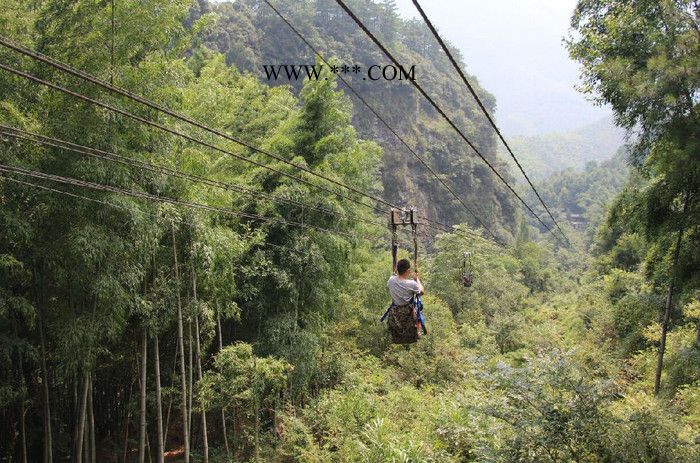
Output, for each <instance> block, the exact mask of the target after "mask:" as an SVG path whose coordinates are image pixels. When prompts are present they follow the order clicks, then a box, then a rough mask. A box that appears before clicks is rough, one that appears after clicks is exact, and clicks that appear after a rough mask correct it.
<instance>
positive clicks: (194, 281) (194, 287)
mask: <svg viewBox="0 0 700 463" xmlns="http://www.w3.org/2000/svg"><path fill="white" fill-rule="evenodd" d="M192 295H193V297H194V302H195V307H196V306H197V273H196V272H194V271H193V272H192ZM194 335H195V349H196V352H195V356H196V358H197V380H198V381H201V380H202V350H201V345H200V342H199V308H197V312H196V313H195V315H194ZM201 413H202V451H203V453H204V455H203V457H204V460H203V461H204V463H209V441H208V440H207V413H206V411H205V410H204V407H201Z"/></svg>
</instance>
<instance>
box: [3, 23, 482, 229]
mask: <svg viewBox="0 0 700 463" xmlns="http://www.w3.org/2000/svg"><path fill="white" fill-rule="evenodd" d="M4 40H5V39H3V38H2V36H0V45H4V43H3V42H4ZM0 69H2V70H4V71H7V72H10V73H12V74H14V75H16V76H19V77H23V78H25V79H28V80H31V81H33V82H35V83H37V84H40V85H43V86H46V87H49V88H51V89H53V90H57V91H60V92H62V93H65V94H67V95H70V96H72V97H74V98H77V99H79V100H82V101H85V102H87V103H90V104H93V105H95V106H98V107H101V108H104V109H107V110H109V111H112V112H114V113H117V114H120V115H123V116H125V117H128V118H130V119H133V120H135V121H138V122H140V123H142V124H145V125H148V126H150V127H154V128H157V129H160V130H162V131H164V132H167V133H170V134H173V135H176V136H179V137H181V138H183V139H185V140H188V141H191V142H193V143H197V144H199V145H202V146H205V147H207V148H210V149H212V150H215V151H218V152H221V153H223V154H227V155H229V156H232V157H234V158H236V159H239V160H241V161H244V162H248V163H250V164H253V165H255V166H257V167H261V168H263V169H267V170H270V171H272V172H275V173H277V174H279V175H282V176H285V177H288V178H290V179H293V180H295V181H298V182H300V183H303V184H305V185H308V186H311V187H314V188H317V189H320V190H323V191H325V192H327V193H330V194H332V195H334V196H337V197H338V198H342V199H345V200H347V201H350V202H352V203H354V204H358V205H361V206H364V207H366V208H369V209H372V210H374V211H375V212H378V213H381V214H382V215H383V214H385V213H386V210H384V209H380V208H378V207H375V206H372V205H370V204H367V203H364V202H360V201H357V200H355V199H353V198H351V197H349V196H347V195H344V194H342V193H339V192H336V191H333V190H331V189H329V188H327V187H324V186H322V185H316V184H314V183H311V182H309V181H308V180H304V179H302V178H300V177H297V176H294V175H292V174H289V173H286V172H284V171H281V170H279V169H275V168H273V167H270V166H267V165H265V164H262V163H260V162H257V161H254V160H252V159H249V158H246V157H244V156H241V155H239V154H236V153H233V152H231V151H228V150H225V149H223V148H221V147H218V146H216V145H212V144H211V143H208V142H205V141H202V140H199V139H197V138H194V137H191V136H189V135H187V134H185V133H183V132H180V131H178V130H175V129H171V128H169V127H166V126H164V125H162V124H160V123H157V122H153V121H151V120H148V119H145V118H143V117H141V116H138V115H135V114H133V113H130V112H128V111H125V110H122V109H119V108H116V107H114V106H111V105H109V104H107V103H103V102H101V101H99V100H95V99H93V98H90V97H88V96H85V95H82V94H80V93H77V92H74V91H72V90H69V89H67V88H64V87H61V86H60V85H57V84H54V83H52V82H49V81H46V80H43V79H41V78H39V77H36V76H34V75H32V74H29V73H27V72H24V71H21V70H18V69H15V68H12V67H10V66H7V65H5V64H3V63H0ZM250 146H251V149H253V150H254V151H257V150H258V148H255V147H254V146H252V145H250ZM285 161H286V160H285ZM287 162H288V161H287ZM292 165H295V164H293V163H292ZM307 171H308V170H307ZM308 172H310V173H312V174H314V175H317V176H318V175H320V174H316V173H315V172H313V171H308ZM322 178H323V176H322ZM337 183H338V184H339V185H343V184H342V183H340V182H337ZM350 188H353V187H350ZM357 191H360V190H357ZM361 194H362V195H363V196H365V197H368V198H371V199H373V200H376V201H377V202H381V203H383V204H385V205H387V206H390V207H394V208H400V207H399V206H396V205H394V204H391V203H389V202H388V201H386V200H384V199H382V198H376V197H374V196H372V195H369V194H367V193H364V192H361ZM421 218H422V219H423V220H425V221H426V223H425V225H426V226H427V227H430V228H434V229H438V230H441V231H445V232H454V230H453V229H452V228H451V227H450V226H448V225H445V224H443V223H441V222H438V221H435V220H432V219H429V218H427V217H421ZM463 233H464V232H463ZM471 234H472V235H476V234H475V233H473V232H472V233H471ZM476 236H478V235H476Z"/></svg>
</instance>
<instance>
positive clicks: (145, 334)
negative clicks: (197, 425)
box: [139, 328, 148, 463]
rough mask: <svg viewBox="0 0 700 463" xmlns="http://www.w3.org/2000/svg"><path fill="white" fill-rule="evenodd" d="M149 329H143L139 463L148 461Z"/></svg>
mask: <svg viewBox="0 0 700 463" xmlns="http://www.w3.org/2000/svg"><path fill="white" fill-rule="evenodd" d="M147 343H148V331H147V330H146V328H144V329H143V339H142V342H141V381H140V383H141V384H140V386H141V411H140V414H139V416H140V420H139V463H145V461H146V364H147V362H148V358H147V353H148V352H147V351H148V346H147Z"/></svg>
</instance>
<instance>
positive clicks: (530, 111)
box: [396, 0, 610, 135]
mask: <svg viewBox="0 0 700 463" xmlns="http://www.w3.org/2000/svg"><path fill="white" fill-rule="evenodd" d="M396 3H397V6H398V8H399V12H400V13H401V14H402V15H403V16H404V17H407V18H410V17H416V16H418V13H417V12H416V9H415V7H414V6H413V3H412V2H411V0H396ZM420 4H421V6H422V7H423V9H424V10H425V12H426V14H427V15H428V17H429V18H430V20H431V21H432V22H433V24H434V25H435V26H436V27H437V28H438V31H439V32H440V34H441V35H442V36H443V37H444V38H446V39H447V40H449V41H450V42H452V43H453V44H454V45H456V46H457V47H458V48H459V49H460V50H461V51H462V53H463V55H464V59H465V62H466V65H467V71H468V72H470V73H472V74H474V75H476V76H477V77H478V78H479V81H480V82H481V84H482V86H483V87H484V88H485V89H486V90H488V91H489V92H491V93H493V94H494V95H495V96H496V102H497V105H498V109H497V111H496V117H497V119H498V123H499V125H500V126H501V127H502V128H503V130H504V132H506V133H508V134H510V135H519V134H524V133H527V134H533V133H545V132H552V131H563V130H568V129H572V128H576V127H579V126H581V125H584V124H587V123H590V122H594V121H596V120H598V119H601V118H603V117H605V116H607V115H609V114H610V111H609V110H607V109H606V108H598V107H595V106H594V105H593V104H592V103H590V102H588V101H587V100H586V98H585V97H584V96H583V95H581V94H580V93H578V92H577V91H576V90H575V89H574V85H576V84H577V83H578V66H577V64H576V63H574V62H573V61H571V60H570V59H569V57H568V55H567V51H566V48H565V47H564V44H563V43H562V39H563V38H564V37H565V36H566V35H567V31H568V27H569V19H570V16H571V13H572V12H573V9H574V7H575V5H576V0H490V1H484V0H422V1H421V2H420ZM417 71H419V70H417Z"/></svg>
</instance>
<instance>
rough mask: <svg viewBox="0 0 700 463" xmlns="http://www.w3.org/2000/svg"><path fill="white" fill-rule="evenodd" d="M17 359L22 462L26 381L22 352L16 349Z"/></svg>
mask: <svg viewBox="0 0 700 463" xmlns="http://www.w3.org/2000/svg"><path fill="white" fill-rule="evenodd" d="M17 360H18V362H19V384H20V388H21V390H22V394H21V396H20V404H19V428H20V429H19V430H20V439H21V445H22V449H21V453H22V455H21V458H22V463H27V424H26V419H25V418H26V417H25V415H26V413H27V409H26V407H25V400H24V399H25V397H24V395H25V391H26V390H27V389H26V381H25V379H24V365H22V363H23V360H22V352H21V351H18V352H17Z"/></svg>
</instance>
